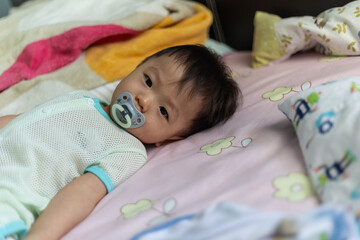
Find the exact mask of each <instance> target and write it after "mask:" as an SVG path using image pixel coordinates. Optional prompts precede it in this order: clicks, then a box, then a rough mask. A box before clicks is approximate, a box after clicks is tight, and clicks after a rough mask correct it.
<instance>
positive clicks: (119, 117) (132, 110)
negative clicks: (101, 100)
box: [111, 92, 145, 128]
mask: <svg viewBox="0 0 360 240" xmlns="http://www.w3.org/2000/svg"><path fill="white" fill-rule="evenodd" d="M111 116H112V117H113V119H114V121H115V122H116V123H117V124H119V125H120V127H123V128H138V127H141V126H142V125H144V123H145V116H144V115H143V114H142V113H141V112H139V111H138V110H137V109H136V107H135V105H134V100H133V97H132V96H131V94H130V93H128V92H123V93H122V94H120V96H119V97H118V98H117V99H116V100H115V102H114V104H113V105H112V107H111Z"/></svg>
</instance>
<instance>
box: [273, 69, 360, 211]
mask: <svg viewBox="0 0 360 240" xmlns="http://www.w3.org/2000/svg"><path fill="white" fill-rule="evenodd" d="M279 109H280V110H281V111H282V112H284V113H285V115H286V116H287V117H288V118H289V119H290V121H291V122H292V123H293V125H294V127H295V129H296V134H297V137H298V139H299V143H300V147H301V150H302V153H303V156H304V158H305V163H306V166H307V169H308V173H309V175H310V178H311V180H312V183H313V185H314V188H315V190H316V191H317V193H318V195H319V196H320V198H321V199H322V200H323V201H325V202H336V203H340V204H342V205H344V206H346V207H350V208H351V209H354V210H356V211H358V210H360V76H356V77H347V78H342V79H338V80H336V81H333V82H329V83H325V84H322V85H319V86H316V87H314V88H310V89H307V90H305V91H302V92H300V93H297V94H295V95H293V96H291V97H289V98H287V99H286V100H284V101H283V102H282V103H280V104H279Z"/></svg>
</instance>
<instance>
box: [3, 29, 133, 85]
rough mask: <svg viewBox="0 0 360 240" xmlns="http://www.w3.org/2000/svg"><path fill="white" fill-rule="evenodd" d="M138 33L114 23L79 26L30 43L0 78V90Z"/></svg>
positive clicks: (53, 69) (48, 71)
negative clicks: (107, 42) (105, 43)
mask: <svg viewBox="0 0 360 240" xmlns="http://www.w3.org/2000/svg"><path fill="white" fill-rule="evenodd" d="M138 33H140V32H139V31H135V30H132V29H128V28H125V27H122V26H119V25H113V24H109V25H97V26H82V27H77V28H73V29H71V30H69V31H67V32H64V33H62V34H59V35H56V36H53V37H50V38H47V39H43V40H39V41H37V42H33V43H30V44H28V45H27V46H26V47H25V48H24V50H23V51H22V52H21V53H20V55H19V56H18V58H17V59H16V61H15V63H14V64H13V65H12V66H11V67H10V68H8V69H7V70H6V71H4V72H3V73H2V74H1V75H0V91H3V90H5V89H7V88H9V87H11V86H12V85H14V84H16V83H18V82H20V81H21V80H26V79H32V78H34V77H36V76H39V75H42V74H45V73H50V72H52V71H55V70H56V69H59V68H61V67H63V66H65V65H67V64H69V63H71V62H73V61H74V60H75V59H76V58H77V57H78V56H79V55H80V54H81V52H82V51H83V50H84V49H86V48H87V47H89V46H90V45H91V44H93V43H99V41H101V40H102V39H113V40H114V39H115V40H117V41H119V40H123V39H128V38H131V37H133V36H135V35H137V34H138ZM110 37H111V38H110Z"/></svg>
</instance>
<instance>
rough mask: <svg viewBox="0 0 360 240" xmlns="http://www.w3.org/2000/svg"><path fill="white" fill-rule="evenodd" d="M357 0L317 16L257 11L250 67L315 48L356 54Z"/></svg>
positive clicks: (359, 45)
mask: <svg viewBox="0 0 360 240" xmlns="http://www.w3.org/2000/svg"><path fill="white" fill-rule="evenodd" d="M359 21H360V1H353V2H350V3H348V4H346V5H345V6H344V7H340V8H332V9H329V10H326V11H324V12H323V13H321V14H320V15H319V16H318V17H311V16H302V17H291V18H284V19H281V18H280V17H279V16H276V15H272V14H268V13H265V12H256V14H255V19H254V27H255V29H254V41H253V52H252V55H253V60H252V66H253V67H254V68H258V67H261V66H264V65H267V64H269V63H271V62H273V61H277V60H282V59H285V58H288V57H289V56H290V55H292V54H294V53H296V52H298V51H300V50H308V49H310V48H313V47H316V50H317V51H319V52H321V53H323V54H325V55H338V56H339V55H358V54H359V51H360V39H359V36H358V34H359V30H360V25H359Z"/></svg>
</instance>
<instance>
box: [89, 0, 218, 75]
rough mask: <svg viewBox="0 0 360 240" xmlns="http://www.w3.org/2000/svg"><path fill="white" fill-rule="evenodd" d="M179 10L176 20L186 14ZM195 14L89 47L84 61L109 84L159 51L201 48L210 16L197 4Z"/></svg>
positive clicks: (165, 21) (166, 21)
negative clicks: (199, 46)
mask: <svg viewBox="0 0 360 240" xmlns="http://www.w3.org/2000/svg"><path fill="white" fill-rule="evenodd" d="M178 7H182V6H181V5H179V6H178ZM180 10H181V9H179V11H176V14H177V17H179V14H185V11H180ZM194 11H195V14H194V15H193V16H191V17H189V18H186V19H184V20H183V21H177V19H174V18H173V17H172V16H171V15H170V16H167V17H166V18H164V19H163V20H162V21H161V22H160V23H158V24H157V25H155V26H154V27H152V28H151V29H149V30H147V31H145V32H143V33H141V34H139V35H137V36H136V37H134V38H130V39H128V40H123V41H119V42H115V43H108V44H102V45H99V46H92V47H90V48H89V49H88V50H87V51H86V55H85V61H86V63H87V64H88V65H89V66H90V67H91V69H92V70H93V71H94V72H96V73H98V74H99V75H100V76H101V77H103V78H104V79H105V80H106V81H108V82H111V81H114V80H117V79H121V78H124V77H126V76H127V75H128V74H129V73H130V72H131V71H132V70H133V69H134V68H135V67H136V66H137V65H138V64H139V63H140V62H141V61H142V60H143V59H144V58H145V57H147V56H149V55H151V54H153V53H155V52H157V51H159V50H161V49H164V48H166V47H170V46H174V45H180V44H203V43H205V41H206V40H207V38H208V28H209V26H210V25H211V23H212V15H211V12H210V11H209V10H208V9H207V8H205V7H204V6H202V5H200V4H197V3H195V4H194ZM174 15H175V14H174Z"/></svg>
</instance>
